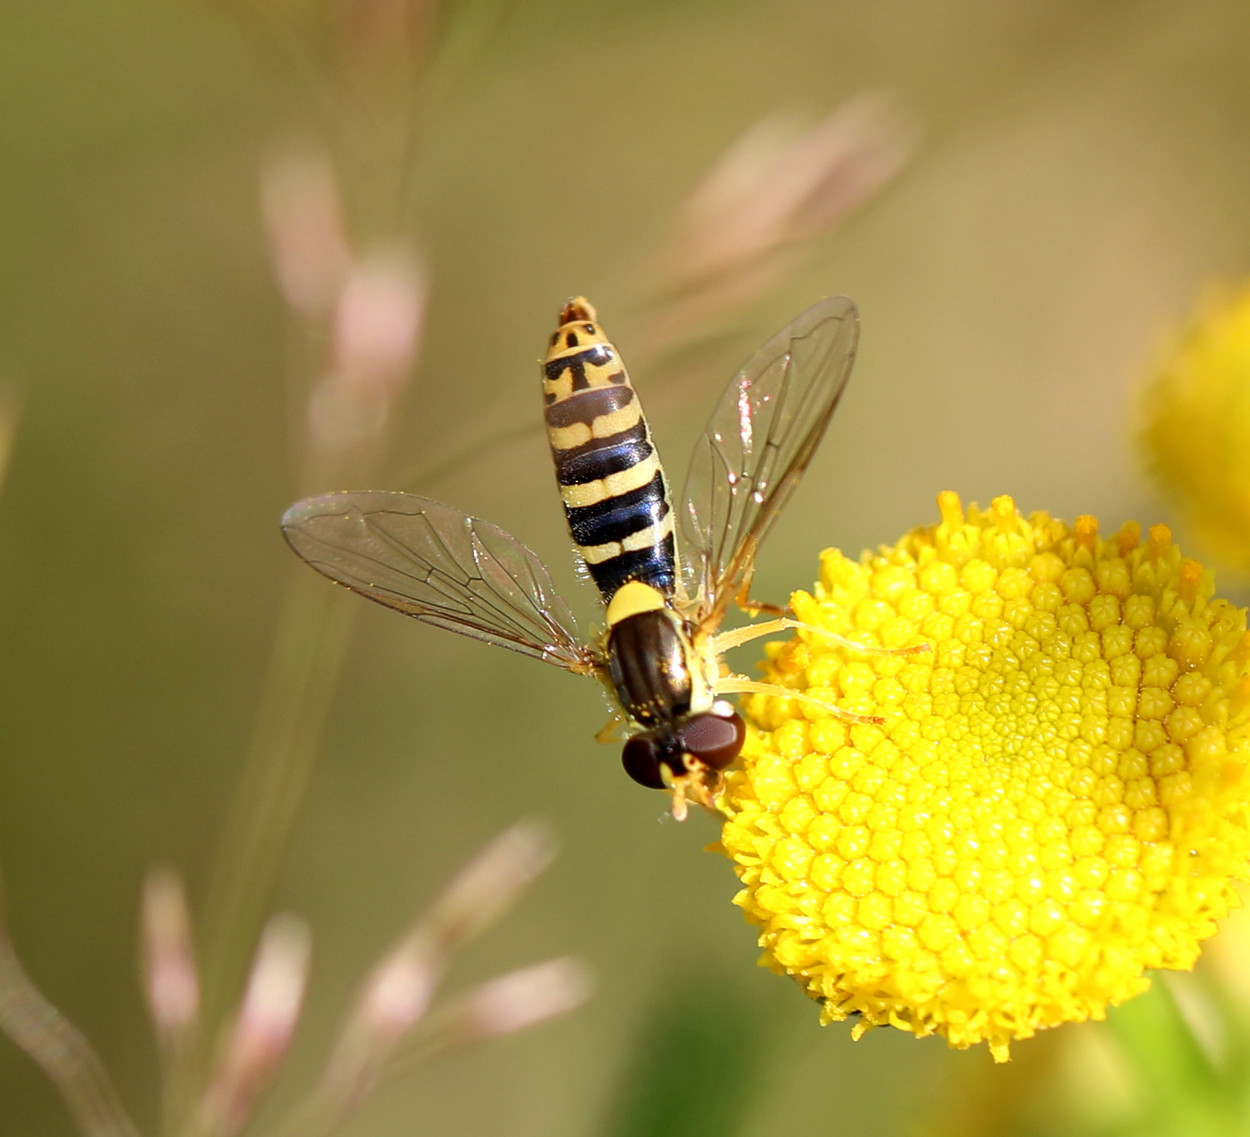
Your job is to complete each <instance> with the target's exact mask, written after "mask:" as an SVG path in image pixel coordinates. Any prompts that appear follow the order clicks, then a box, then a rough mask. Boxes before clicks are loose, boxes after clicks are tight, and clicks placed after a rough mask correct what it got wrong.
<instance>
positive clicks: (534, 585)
mask: <svg viewBox="0 0 1250 1137" xmlns="http://www.w3.org/2000/svg"><path fill="white" fill-rule="evenodd" d="M858 334H859V317H858V313H857V311H856V308H855V305H854V304H853V303H852V302H851V301H850V300H848V299H846V298H845V297H841V296H835V297H831V298H828V299H825V300H821V301H820V302H819V303H817V304H814V305H813V306H812V307H811V308H809V309H807V311H805V312H804V313H802V315H800V316H798V317H797V318H796V319H795V320H794V321H793V322H792V323H790V324H789V325H788V326H787V327H785V328H783V329H782V330H781V331H780V332H778V333H777V334H776V335H774V336H773V337H772V338H771V339H770V340H769V341H768V342H767V343H766V344H764V346H763V347H761V348H760V349H759V351H757V352H756V353H755V355H754V356H752V357H751V359H750V360H749V361H748V362H747V364H746V365H745V366H744V367H743V368H742V370H741V371H739V372H738V374H737V375H735V376H734V378H733V381H732V382H731V383H730V384H729V386H728V388H726V390H725V393H724V394H723V395H722V396H721V399H720V402H719V403H718V404H717V406H716V409H715V411H714V412H713V413H712V417H711V419H710V421H709V422H708V425H707V429H706V430H705V431H704V432H703V435H702V438H701V439H700V441H699V443H698V445H697V446H696V448H695V453H694V457H693V459H692V461H691V466H690V472H689V474H688V475H687V479H686V486H685V492H684V493H683V495H682V506H681V513H680V525H679V526H675V519H674V515H673V510H672V507H671V501H670V496H669V491H668V484H667V482H666V480H665V477H664V471H663V469H662V467H661V466H660V462H659V456H658V454H657V453H656V451H655V448H654V447H653V445H652V443H651V436H650V430H649V428H648V426H647V420H646V418H645V417H644V416H643V413H642V408H641V404H640V403H639V401H638V397H637V395H636V393H635V392H634V389H633V387H632V385H631V384H630V381H629V377H628V375H627V374H626V372H625V369H624V367H623V366H622V365H621V362H620V358H619V356H618V354H617V351H616V349H615V348H614V347H613V346H612V344H611V343H610V342H609V341H608V339H607V337H606V336H605V335H604V334H603V331H602V329H601V328H600V326H599V324H598V321H597V317H596V314H595V310H594V309H593V308H592V307H591V306H590V304H589V303H588V302H587V301H586V300H584V299H582V298H581V297H577V298H575V299H572V300H570V301H569V302H568V303H567V304H566V305H565V306H564V308H563V310H562V311H561V314H560V325H559V327H558V329H557V330H556V332H555V333H554V334H553V335H552V336H551V340H550V347H549V350H548V352H547V356H546V358H545V359H544V360H543V362H542V385H543V396H544V400H545V404H546V412H545V417H546V424H547V432H548V437H549V441H550V443H551V451H552V457H553V459H554V462H555V468H556V479H557V482H558V484H559V487H560V495H561V498H562V499H563V502H564V509H565V514H566V517H567V520H568V523H569V530H570V533H571V535H572V538H573V542H574V544H575V545H576V546H577V551H578V553H579V554H580V556H581V559H582V562H583V564H584V565H585V568H586V570H587V571H588V572H589V574H590V576H591V578H592V579H593V580H594V582H595V584H596V586H597V587H598V589H599V592H600V596H601V598H602V601H603V604H604V606H605V610H604V626H605V627H604V631H603V632H602V633H601V634H600V635H598V636H596V637H593V638H587V637H586V636H583V635H582V634H580V633H579V631H578V629H577V624H576V621H575V620H574V617H573V614H572V612H571V611H570V610H569V608H568V606H567V605H566V604H565V602H564V600H563V599H562V598H561V597H560V596H559V595H558V594H557V593H556V591H555V588H554V586H553V585H552V582H551V577H550V576H549V574H548V572H547V569H546V567H545V566H544V565H543V563H542V562H541V561H540V560H539V559H538V557H537V556H535V554H534V553H532V552H530V550H529V549H527V548H526V547H525V546H524V545H522V544H521V543H520V542H519V541H517V540H516V538H514V537H512V536H511V535H510V534H508V533H505V532H504V531H503V530H502V529H500V528H498V527H496V526H494V525H491V524H490V523H489V522H485V521H479V520H477V519H476V518H472V517H469V516H467V515H466V514H464V513H461V512H460V511H459V510H457V509H453V508H451V507H450V506H446V505H440V504H439V503H437V502H434V501H430V500H428V499H427V498H422V497H416V496H414V495H411V494H406V493H385V492H374V493H332V494H325V495H323V496H320V497H312V498H308V499H307V500H305V501H301V502H298V503H297V504H296V505H293V506H292V507H291V508H290V509H289V510H287V512H286V514H285V516H284V517H283V518H282V529H283V532H284V534H285V535H286V539H287V541H288V542H290V545H291V547H292V548H293V549H294V550H295V552H296V553H298V554H299V556H300V557H302V558H303V559H304V560H305V561H307V562H308V563H309V564H310V565H311V566H312V567H313V568H315V569H316V570H317V571H318V572H320V573H323V574H324V575H325V576H328V577H329V578H330V579H331V580H333V581H335V582H337V583H338V584H341V585H344V586H345V587H347V588H349V589H351V590H352V591H353V592H358V593H360V594H361V595H362V596H367V597H368V598H369V599H370V600H374V601H377V602H378V603H379V604H384V605H386V606H387V607H388V608H394V609H395V610H396V611H399V612H403V613H405V614H406V615H409V616H415V617H416V618H417V619H418V620H422V621H424V622H425V623H427V624H434V625H437V626H438V627H442V628H449V629H450V630H451V631H454V632H459V633H461V634H462V635H466V636H472V637H473V638H475V639H479V640H485V641H486V642H487V643H493V644H498V645H499V646H500V647H506V648H510V649H511V650H513V651H518V652H521V653H522V654H523V655H529V656H533V657H534V658H536V659H541V660H543V661H545V662H547V663H552V664H555V665H556V666H557V667H562V668H564V669H565V670H567V671H572V672H575V673H576V674H579V675H590V676H594V677H595V678H597V679H598V680H599V681H600V682H601V683H603V684H604V686H605V687H606V688H607V690H608V692H609V694H610V695H611V697H612V701H613V704H614V707H615V711H614V719H613V722H610V723H609V724H608V727H606V728H605V729H604V731H603V732H601V734H600V738H601V740H603V741H606V740H607V739H608V737H609V735H610V733H611V732H612V731H613V729H614V727H616V726H621V725H623V726H624V727H625V728H626V730H627V732H628V736H627V738H626V740H625V744H624V749H623V752H622V762H623V765H624V767H625V769H626V771H627V773H628V774H629V775H630V777H632V778H633V779H634V780H635V781H636V782H639V783H640V784H642V785H644V786H648V787H653V788H656V789H668V790H670V791H671V792H672V794H673V807H672V808H673V815H674V817H676V818H677V819H678V820H680V819H681V818H683V817H684V816H685V814H686V807H687V802H688V801H696V802H699V803H700V804H703V805H706V806H711V804H712V801H713V797H714V794H715V792H716V789H717V787H718V784H719V781H720V775H721V771H723V770H724V769H725V768H726V767H727V766H729V765H730V764H731V763H732V762H733V761H734V759H735V758H737V756H738V753H739V751H740V750H741V749H742V745H743V739H744V736H745V730H746V728H745V725H744V723H743V720H742V718H741V717H740V716H739V715H738V714H737V712H736V711H735V710H734V709H733V707H732V706H731V705H730V704H729V703H728V702H726V701H724V700H723V699H722V698H720V696H723V695H726V694H733V693H742V692H753V691H765V692H767V691H772V692H775V693H778V694H784V695H786V696H789V697H796V693H795V692H793V691H790V690H782V689H780V688H774V687H770V686H768V685H767V684H763V683H759V682H755V681H753V680H750V679H747V678H744V677H742V676H738V675H732V674H729V673H728V672H727V670H726V669H725V668H723V667H722V665H721V656H722V654H723V653H724V652H725V651H727V650H728V649H729V648H731V647H736V646H738V645H739V644H742V643H746V642H747V641H748V640H751V639H755V638H758V637H760V636H766V635H772V634H775V633H777V632H780V631H783V630H785V629H787V628H795V627H804V626H805V625H802V624H799V623H798V622H797V621H794V620H790V619H787V618H784V617H782V609H779V608H777V609H772V608H771V607H770V606H768V605H763V604H757V603H754V602H752V601H750V600H749V599H748V590H749V587H750V582H751V576H752V572H753V569H754V564H755V555H756V551H757V550H758V548H759V546H760V543H761V541H762V540H763V539H764V536H765V534H766V533H767V532H768V529H769V528H770V526H771V525H772V523H773V522H774V521H775V520H776V518H777V516H778V514H779V513H780V511H781V509H782V507H783V506H784V505H785V503H786V502H787V501H788V500H789V498H790V495H791V494H792V493H793V492H794V488H795V486H796V485H797V484H798V481H799V478H800V477H801V476H802V474H803V471H804V470H805V469H806V468H807V465H808V462H809V461H810V460H811V457H812V454H813V453H814V452H815V450H816V447H817V445H818V444H819V442H820V439H821V437H822V436H823V435H824V433H825V428H826V427H827V426H828V425H829V420H830V418H831V417H832V415H833V412H834V408H835V407H836V406H837V403H838V399H839V398H840V397H841V395H842V391H843V389H844V388H845V386H846V381H847V378H848V376H849V375H850V371H851V364H852V362H853V361H854V358H855V347H856V343H857V340H858ZM675 527H679V528H680V530H681V555H680V556H678V551H677V547H676V544H675V539H674V538H675V533H674V529H675ZM733 602H737V603H738V604H739V605H740V606H741V607H742V608H743V609H744V610H745V611H747V612H749V613H750V614H751V615H752V616H758V615H759V614H760V613H761V612H763V611H766V610H768V611H770V612H771V613H772V614H773V615H774V616H775V617H777V618H774V619H771V620H767V621H765V622H763V623H757V624H752V625H747V626H746V627H743V628H739V629H736V630H733V631H728V632H720V631H718V629H719V628H720V625H721V623H722V621H723V619H724V617H725V614H726V611H727V610H728V608H729V605H730V604H731V603H733ZM813 630H816V629H813ZM821 634H822V635H827V634H828V633H824V632H821ZM849 646H851V647H853V648H855V649H856V650H859V651H874V650H875V651H880V650H882V649H871V648H864V647H862V646H861V645H857V644H849ZM797 697H799V698H808V699H810V696H802V695H799V696H797ZM811 701H813V702H818V701H817V700H811ZM819 705H820V706H822V707H823V706H825V705H826V704H824V703H820V704H819ZM828 709H829V710H830V711H832V712H833V713H835V714H839V715H842V716H843V717H846V718H850V719H855V720H858V721H874V722H879V721H880V720H879V719H872V720H866V719H863V718H862V716H856V715H851V714H849V712H845V711H842V710H840V709H839V708H837V707H829V708H828Z"/></svg>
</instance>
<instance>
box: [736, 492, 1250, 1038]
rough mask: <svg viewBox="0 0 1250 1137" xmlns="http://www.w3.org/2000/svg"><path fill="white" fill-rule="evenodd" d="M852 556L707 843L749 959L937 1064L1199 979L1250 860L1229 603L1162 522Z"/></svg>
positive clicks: (839, 1014) (956, 517)
mask: <svg viewBox="0 0 1250 1137" xmlns="http://www.w3.org/2000/svg"><path fill="white" fill-rule="evenodd" d="M939 506H940V508H941V512H942V521H941V523H940V524H938V525H935V526H930V527H927V528H922V529H917V530H914V531H913V532H911V533H910V534H908V535H907V536H906V537H904V538H903V539H902V540H901V541H900V542H899V543H898V544H897V545H896V546H894V547H892V548H888V549H883V550H881V551H880V552H879V553H878V554H876V555H868V554H866V555H865V556H864V557H863V558H862V559H861V560H860V561H858V562H855V561H851V560H848V559H847V558H846V557H844V556H843V555H842V554H841V553H839V552H837V551H836V550H829V551H827V552H826V553H825V554H824V555H823V557H822V562H821V580H820V583H819V585H818V586H817V588H816V591H815V595H809V594H807V593H802V592H800V593H796V594H795V595H794V597H793V598H792V604H793V607H794V611H795V614H796V617H797V618H798V619H799V620H801V621H803V622H804V623H806V624H810V625H815V626H817V627H820V628H823V629H825V630H827V631H828V632H831V633H834V634H835V635H837V636H839V637H847V638H850V639H852V640H855V641H857V642H859V643H863V644H865V645H872V646H879V647H887V648H898V647H904V646H908V645H912V644H917V643H927V644H928V645H929V647H930V651H929V652H927V653H924V654H919V655H887V654H877V655H868V654H863V653H860V652H856V651H853V650H851V649H849V648H848V647H847V646H845V644H844V642H840V641H839V640H835V639H832V638H829V637H825V636H821V635H818V634H816V633H813V632H807V631H803V632H800V633H799V634H798V636H797V638H796V639H794V640H793V641H791V642H789V643H784V644H776V645H770V648H769V650H768V655H769V659H768V662H767V664H766V667H765V671H766V676H765V677H766V679H767V681H768V682H770V683H775V684H780V685H782V686H786V687H789V688H792V689H794V690H796V691H805V692H807V693H809V694H811V695H814V696H816V697H817V698H819V699H821V700H822V701H824V702H826V703H831V704H836V705H837V706H838V707H841V708H843V709H844V710H847V711H851V712H854V713H855V714H857V715H871V716H879V717H880V718H881V719H883V720H884V721H883V723H882V724H881V725H871V724H868V723H862V722H848V721H847V720H846V719H845V718H839V717H837V716H836V715H833V714H830V713H827V712H824V711H823V710H822V709H821V708H820V707H817V706H813V705H812V704H810V703H807V702H800V701H799V700H797V699H784V698H780V697H773V696H754V697H753V698H752V699H750V700H748V706H747V713H748V718H749V721H750V724H751V725H750V731H749V737H748V741H747V745H746V749H745V750H744V752H743V757H742V768H741V769H740V770H735V771H733V772H731V773H730V774H729V776H728V777H727V779H726V785H725V790H724V793H723V797H722V799H721V802H720V804H721V807H722V809H723V811H724V813H725V815H726V818H727V820H726V822H725V826H724V833H723V838H722V840H723V846H724V849H725V851H726V852H727V854H728V855H729V856H730V857H732V858H733V860H734V862H735V868H736V871H737V873H738V875H739V877H740V878H741V880H742V882H743V885H744V888H743V889H742V891H741V892H740V893H739V895H738V896H737V897H736V903H738V904H740V905H741V906H742V908H743V909H744V911H745V913H746V916H747V918H748V919H749V920H750V921H751V922H752V923H754V924H757V925H758V926H759V928H760V945H761V947H763V949H764V957H763V960H762V962H764V963H765V964H767V965H768V966H770V967H772V968H773V969H774V970H776V971H778V972H784V973H786V974H788V975H790V976H792V977H793V978H794V979H795V980H796V981H797V982H798V983H799V985H800V986H801V987H802V988H803V989H804V990H805V991H806V992H807V993H808V994H809V995H811V996H812V997H813V998H815V999H817V1000H818V1001H819V1002H820V1003H821V1004H822V1008H823V1010H822V1017H823V1020H824V1021H825V1022H830V1021H837V1020H841V1019H844V1018H846V1017H847V1016H848V1015H852V1014H855V1015H858V1016H860V1017H859V1021H858V1023H857V1025H856V1031H855V1033H856V1037H858V1036H859V1035H861V1034H862V1033H863V1032H864V1031H866V1030H867V1029H869V1028H870V1027H872V1026H878V1025H886V1024H888V1025H891V1026H895V1027H899V1028H901V1029H904V1030H908V1031H912V1032H914V1033H915V1034H917V1035H928V1034H934V1033H936V1034H941V1035H943V1036H945V1037H946V1038H947V1039H948V1041H949V1042H950V1043H951V1045H953V1046H957V1047H965V1046H970V1045H972V1044H974V1043H978V1042H988V1043H989V1046H990V1048H991V1051H992V1053H993V1054H994V1057H995V1058H996V1059H998V1060H1005V1059H1006V1057H1007V1049H1008V1045H1009V1044H1010V1042H1011V1041H1012V1040H1014V1039H1019V1038H1027V1037H1029V1036H1030V1035H1032V1034H1033V1033H1034V1032H1035V1031H1037V1030H1038V1029H1041V1028H1044V1027H1049V1026H1056V1025H1058V1024H1059V1023H1063V1022H1069V1021H1077V1020H1083V1019H1087V1018H1101V1017H1102V1016H1103V1014H1104V1012H1105V1009H1106V1007H1107V1005H1108V1004H1116V1003H1119V1002H1122V1001H1123V1000H1125V999H1128V998H1130V997H1131V996H1133V995H1135V994H1138V993H1139V992H1141V991H1143V990H1145V988H1146V987H1147V986H1148V984H1149V980H1148V979H1147V978H1146V976H1145V972H1146V971H1147V969H1149V968H1156V967H1168V968H1189V967H1191V966H1192V965H1193V962H1194V960H1195V958H1196V957H1197V954H1198V950H1199V944H1200V942H1201V941H1202V940H1203V939H1205V938H1206V937H1207V936H1209V935H1211V934H1212V932H1213V931H1214V930H1215V922H1216V920H1218V919H1219V918H1220V917H1221V916H1223V915H1224V914H1225V913H1226V912H1227V911H1228V910H1229V908H1230V906H1232V905H1234V904H1236V903H1237V898H1236V894H1235V892H1234V890H1233V887H1232V882H1233V880H1235V879H1244V878H1245V877H1246V876H1247V868H1248V865H1250V862H1248V857H1250V815H1248V812H1247V787H1248V785H1250V783H1248V780H1247V759H1250V714H1248V713H1247V708H1248V707H1250V678H1248V668H1247V660H1248V659H1250V637H1247V635H1246V621H1245V613H1244V611H1242V610H1240V609H1237V608H1235V607H1233V606H1232V605H1230V604H1228V603H1226V602H1224V601H1220V600H1213V599H1212V598H1211V593H1212V589H1211V583H1210V578H1209V574H1204V572H1203V570H1202V568H1201V566H1199V565H1198V564H1197V563H1196V562H1194V561H1189V560H1184V559H1182V557H1181V555H1180V552H1179V550H1178V549H1177V548H1176V546H1175V545H1174V544H1173V543H1172V540H1171V536H1170V534H1169V533H1168V531H1167V529H1166V528H1165V527H1163V526H1157V527H1156V528H1155V529H1153V530H1151V531H1150V534H1149V536H1148V539H1147V540H1146V541H1145V542H1144V543H1143V542H1140V540H1139V530H1138V528H1137V527H1136V526H1135V525H1128V526H1125V527H1124V528H1123V529H1121V530H1120V532H1119V533H1117V534H1116V535H1115V536H1113V537H1112V538H1110V539H1102V538H1100V537H1099V536H1098V527H1097V523H1096V522H1095V521H1094V519H1093V518H1089V517H1083V518H1078V519H1077V521H1076V523H1075V524H1074V525H1072V526H1069V525H1067V524H1065V523H1063V522H1061V521H1057V520H1054V519H1053V518H1051V517H1049V516H1048V515H1046V514H1044V513H1038V514H1033V515H1031V516H1030V517H1028V518H1026V517H1024V516H1022V515H1020V514H1019V513H1018V512H1017V511H1016V508H1015V505H1014V503H1013V502H1012V501H1011V499H1010V498H1006V497H1002V498H998V499H996V500H995V501H994V502H993V503H992V506H991V508H990V509H989V510H988V511H985V512H980V511H978V510H977V509H976V507H975V506H974V507H971V508H970V509H969V511H968V513H967V515H966V516H965V514H964V511H963V509H962V507H961V505H960V503H959V499H958V498H957V497H956V495H954V494H953V493H947V494H943V495H941V497H940V498H939Z"/></svg>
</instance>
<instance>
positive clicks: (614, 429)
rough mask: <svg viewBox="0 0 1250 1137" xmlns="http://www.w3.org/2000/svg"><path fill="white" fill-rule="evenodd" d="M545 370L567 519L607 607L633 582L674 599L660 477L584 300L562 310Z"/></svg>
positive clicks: (635, 409) (626, 387)
mask: <svg viewBox="0 0 1250 1137" xmlns="http://www.w3.org/2000/svg"><path fill="white" fill-rule="evenodd" d="M542 368H543V398H544V401H545V403H546V411H545V416H546V422H547V438H548V440H549V441H550V443H551V456H552V458H553V459H554V460H555V467H556V481H557V482H558V483H559V486H560V498H561V500H562V501H563V502H564V514H565V517H566V518H567V519H568V523H569V532H570V533H571V534H572V537H573V543H574V544H575V545H576V546H577V551H578V553H579V554H580V555H581V558H582V560H583V561H585V563H586V568H587V569H588V570H589V572H590V575H591V577H592V578H593V580H594V582H595V584H596V585H597V586H598V588H599V592H600V594H601V595H602V596H603V601H604V603H605V604H607V603H609V602H610V601H611V599H612V597H613V595H614V594H615V593H616V591H617V589H618V588H620V587H621V585H622V584H625V583H626V582H627V581H631V580H640V581H644V582H645V583H647V584H649V585H651V587H653V588H654V589H656V590H657V591H658V592H660V593H661V594H662V595H664V596H671V595H672V594H673V591H674V590H675V588H676V587H677V563H676V561H677V555H676V549H675V547H674V544H673V511H672V507H671V505H670V503H669V496H668V484H667V482H666V481H665V479H664V470H663V469H662V467H661V466H660V458H659V455H658V454H657V453H656V451H655V446H654V445H653V444H652V442H651V431H650V429H649V428H648V426H647V420H646V417H645V416H644V415H643V413H642V404H641V403H640V402H639V401H638V395H637V393H636V392H635V391H634V388H633V385H632V384H631V383H630V381H629V374H628V373H627V372H626V370H625V368H624V366H623V365H622V363H621V360H620V356H619V355H618V354H617V351H616V348H614V347H613V346H612V344H611V343H609V342H608V339H607V337H606V336H605V335H604V334H603V331H602V330H601V329H600V327H599V325H598V323H597V322H596V316H595V310H594V308H592V307H591V306H590V304H589V303H588V302H587V301H586V300H583V299H582V298H581V297H578V298H576V299H574V300H570V301H569V302H568V304H566V305H565V306H564V309H563V311H562V312H561V313H560V327H559V328H558V329H557V330H556V332H555V334H554V335H553V336H552V337H551V346H550V350H549V351H548V352H547V358H546V359H544V360H543V364H542Z"/></svg>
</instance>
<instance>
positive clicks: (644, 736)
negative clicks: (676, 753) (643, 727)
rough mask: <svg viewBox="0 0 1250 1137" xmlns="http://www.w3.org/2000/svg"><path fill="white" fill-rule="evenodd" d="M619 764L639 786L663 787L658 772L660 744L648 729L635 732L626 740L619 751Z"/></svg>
mask: <svg viewBox="0 0 1250 1137" xmlns="http://www.w3.org/2000/svg"><path fill="white" fill-rule="evenodd" d="M621 765H622V766H624V767H625V773H627V774H628V775H629V776H630V777H631V778H633V779H634V781H635V782H637V783H638V784H639V785H640V786H646V787H647V789H649V790H662V789H663V788H664V777H663V775H661V773H660V744H659V742H658V741H657V740H656V738H655V735H653V734H651V733H650V732H649V731H643V732H642V733H641V734H635V735H634V736H633V738H630V739H628V740H627V741H626V743H625V747H624V749H623V750H622V751H621Z"/></svg>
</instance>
